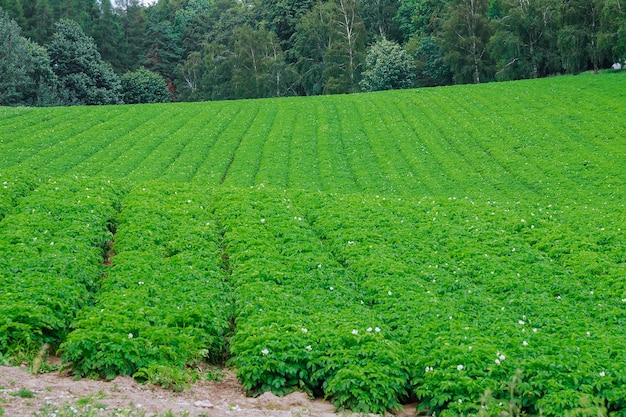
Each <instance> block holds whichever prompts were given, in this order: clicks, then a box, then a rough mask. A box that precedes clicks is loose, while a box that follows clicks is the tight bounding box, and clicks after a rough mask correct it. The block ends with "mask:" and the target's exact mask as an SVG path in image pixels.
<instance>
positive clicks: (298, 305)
mask: <svg viewBox="0 0 626 417" xmlns="http://www.w3.org/2000/svg"><path fill="white" fill-rule="evenodd" d="M214 198H215V201H216V215H217V217H218V218H219V219H220V222H221V223H222V227H223V230H224V246H225V250H226V251H227V253H228V254H229V268H230V279H231V282H232V285H233V290H234V293H235V299H236V306H235V317H236V322H235V325H236V326H235V333H234V335H233V338H232V339H231V343H230V353H231V355H232V356H231V359H230V362H229V364H230V365H231V366H233V367H234V368H235V369H236V370H237V376H238V377H239V378H240V380H241V381H242V383H243V386H244V388H245V389H246V390H247V391H249V392H251V393H252V394H257V395H258V394H260V393H262V392H265V391H272V392H274V393H276V394H285V393H288V392H291V391H293V390H304V391H306V392H309V393H310V394H316V395H322V394H323V395H324V396H326V397H327V398H330V399H331V400H332V401H333V403H334V404H335V405H336V406H338V407H349V408H351V409H352V410H354V411H366V412H384V411H385V410H389V409H396V408H397V407H399V406H400V402H399V401H400V400H401V399H403V398H404V397H405V396H406V395H407V394H408V393H407V391H406V390H407V388H408V386H407V384H406V382H407V380H408V373H407V370H406V368H405V366H404V364H403V361H402V360H401V354H400V353H401V346H400V345H399V344H398V343H397V342H395V341H392V340H389V339H388V338H387V336H386V335H387V333H388V332H389V331H390V329H389V328H388V326H387V323H385V322H384V321H383V320H382V317H380V316H379V315H378V314H376V313H375V312H374V311H372V310H371V308H370V307H369V306H368V305H367V304H365V303H364V297H363V294H362V292H361V290H360V285H359V283H358V282H357V281H356V280H355V278H356V275H355V274H353V273H351V272H350V271H347V270H346V269H345V268H344V267H343V266H342V265H341V264H340V263H339V262H338V261H337V260H336V259H335V258H334V257H333V256H332V254H331V253H330V252H328V251H327V250H326V248H325V246H324V244H323V242H321V241H320V240H319V239H318V236H317V235H316V234H315V233H314V231H313V230H312V229H311V227H310V225H309V224H308V222H307V220H306V219H305V218H304V217H303V216H304V213H303V212H302V211H300V210H299V209H298V208H297V207H296V204H295V201H292V200H291V199H290V198H289V197H287V194H283V193H280V192H272V191H264V188H263V187H260V188H257V189H254V190H249V191H240V190H224V189H221V190H218V191H216V194H215V197H214Z"/></svg>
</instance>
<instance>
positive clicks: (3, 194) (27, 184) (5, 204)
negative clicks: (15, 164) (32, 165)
mask: <svg viewBox="0 0 626 417" xmlns="http://www.w3.org/2000/svg"><path fill="white" fill-rule="evenodd" d="M36 184H37V178H36V175H35V174H34V173H33V172H23V171H22V170H17V169H8V170H4V171H1V172H0V221H1V220H2V219H3V218H4V216H6V215H7V214H8V213H9V212H10V211H11V209H12V208H13V207H15V206H16V205H17V204H18V203H19V199H20V198H21V197H24V196H26V195H28V194H29V193H30V192H31V191H32V190H33V188H35V185H36Z"/></svg>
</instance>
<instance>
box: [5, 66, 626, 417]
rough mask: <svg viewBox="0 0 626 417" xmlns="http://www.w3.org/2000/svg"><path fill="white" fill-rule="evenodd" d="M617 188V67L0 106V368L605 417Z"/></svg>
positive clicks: (615, 392)
mask: <svg viewBox="0 0 626 417" xmlns="http://www.w3.org/2000/svg"><path fill="white" fill-rule="evenodd" d="M625 187H626V74H624V73H610V74H602V75H599V76H593V75H588V74H586V75H581V76H577V77H556V78H552V79H541V80H532V81H520V82H511V83H497V84H486V85H480V86H455V87H449V88H436V89H421V90H404V91H394V92H381V93H373V94H356V95H344V96H323V97H310V98H287V99H272V100H250V101H231V102H213V103H195V104H182V103H181V104H169V105H141V106H111V107H72V108H39V109H30V108H0V219H1V220H0V253H2V256H1V257H0V362H1V361H2V360H3V358H4V360H5V361H10V360H14V358H18V359H20V358H21V359H24V358H32V357H33V355H35V354H36V353H37V352H38V351H40V349H41V348H42V346H44V344H46V343H47V344H48V346H50V350H51V351H58V354H60V355H61V356H62V358H63V360H64V361H65V362H66V364H67V366H68V367H70V368H71V369H72V371H73V372H74V373H75V374H76V375H79V376H90V377H91V376H96V377H103V378H113V377H115V376H116V375H118V374H125V375H134V376H135V377H136V378H138V379H140V380H149V381H152V382H159V383H161V384H163V385H169V386H172V387H179V386H181V384H183V383H184V382H185V380H186V378H191V377H193V376H194V375H197V371H193V370H194V369H198V367H202V366H203V365H202V364H203V363H206V362H208V363H216V364H224V363H226V364H227V365H228V366H230V367H233V368H235V369H236V370H237V375H238V377H239V378H240V380H241V382H242V383H243V385H244V387H245V388H246V389H247V390H249V392H250V393H251V394H259V393H262V392H265V391H270V390H271V391H273V392H275V393H278V394H282V393H287V392H290V391H292V390H304V391H306V392H308V393H310V394H312V395H318V396H326V397H328V398H329V399H331V400H332V401H333V402H334V403H335V404H336V405H337V406H338V407H348V408H351V409H353V410H355V411H371V412H383V411H385V410H393V409H394V408H396V407H398V406H399V404H400V403H402V402H405V401H417V402H418V403H419V408H420V410H421V411H423V412H425V413H426V412H428V413H429V414H432V413H436V415H467V414H478V415H494V416H495V415H502V414H501V413H502V412H503V411H506V412H507V413H509V414H510V413H511V412H512V413H514V414H515V413H517V412H524V413H527V414H529V415H544V416H562V415H565V414H566V413H567V412H572V413H574V414H572V415H603V414H598V413H599V412H605V414H606V413H612V414H611V415H615V416H626V337H625V334H626V332H625V331H626V233H625V231H624V229H626V209H625V206H624V204H625V197H626V189H625ZM194 372H195V373H194ZM585 413H587V414H585ZM589 413H591V414H589Z"/></svg>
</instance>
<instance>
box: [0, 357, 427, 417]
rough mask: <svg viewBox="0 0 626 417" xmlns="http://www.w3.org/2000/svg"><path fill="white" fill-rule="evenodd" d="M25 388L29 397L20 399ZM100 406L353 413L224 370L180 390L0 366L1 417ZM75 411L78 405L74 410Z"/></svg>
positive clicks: (256, 416) (268, 415)
mask: <svg viewBox="0 0 626 417" xmlns="http://www.w3.org/2000/svg"><path fill="white" fill-rule="evenodd" d="M20 390H22V393H24V392H26V390H27V391H30V392H32V393H33V394H34V396H33V397H32V398H23V397H21V396H20ZM84 404H90V405H89V406H90V407H98V408H105V414H104V415H112V413H113V412H114V411H115V410H126V412H130V411H134V412H137V414H138V415H139V414H141V413H142V412H143V413H145V415H146V416H151V415H154V414H164V413H167V412H168V411H171V412H172V413H174V415H176V416H178V415H185V413H187V414H186V415H188V416H190V417H191V416H206V417H214V416H215V417H217V416H242V417H295V416H301V417H305V416H311V417H313V416H315V417H337V416H345V417H347V416H357V414H351V413H347V412H336V410H335V407H333V405H332V404H330V403H329V402H327V401H322V400H311V399H310V398H309V397H308V396H307V395H305V394H303V393H293V394H290V395H287V396H285V397H277V396H275V395H273V394H271V393H265V394H263V395H261V396H259V397H257V398H250V397H247V396H246V395H245V393H244V390H243V389H242V387H241V384H239V382H238V381H237V378H236V377H235V375H234V374H233V373H232V372H230V371H226V373H225V376H224V378H223V381H222V382H201V383H197V384H195V385H193V386H192V387H191V388H190V389H189V390H187V391H186V392H182V393H176V392H172V391H167V390H164V389H162V388H160V387H157V386H153V385H142V384H139V383H137V382H136V381H134V380H133V379H132V378H129V377H118V378H116V379H115V380H113V381H110V382H107V381H94V380H79V381H75V380H73V379H72V378H71V377H68V376H64V375H60V374H59V373H57V372H53V373H48V374H40V375H32V374H30V373H29V372H28V370H27V369H26V368H17V367H6V366H0V407H2V408H3V409H4V415H5V416H6V417H22V416H32V415H33V414H34V413H35V412H39V411H40V410H41V409H42V408H44V407H46V405H47V407H48V409H52V408H55V407H58V408H63V407H64V406H66V405H67V406H70V405H71V406H76V408H79V405H82V406H84ZM79 409H80V408H79ZM414 409H415V406H414V405H412V406H406V407H405V410H401V411H400V412H399V413H398V414H396V416H398V417H413V416H416V414H415V413H414V411H413V410H414Z"/></svg>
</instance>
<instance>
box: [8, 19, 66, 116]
mask: <svg viewBox="0 0 626 417" xmlns="http://www.w3.org/2000/svg"><path fill="white" fill-rule="evenodd" d="M20 32H21V31H20V28H19V26H18V25H17V23H16V22H15V21H14V20H12V19H10V18H9V15H8V14H7V13H6V12H5V11H4V10H2V9H0V33H1V35H0V72H1V73H2V74H3V76H2V79H1V80H0V105H4V106H7V105H50V104H56V103H57V99H56V97H55V90H54V89H55V87H56V77H55V76H54V73H53V72H52V68H51V66H50V60H49V58H48V55H47V53H46V51H45V49H44V48H42V47H40V46H38V45H36V44H34V43H32V42H30V41H29V40H27V39H25V38H23V37H22V36H20Z"/></svg>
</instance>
